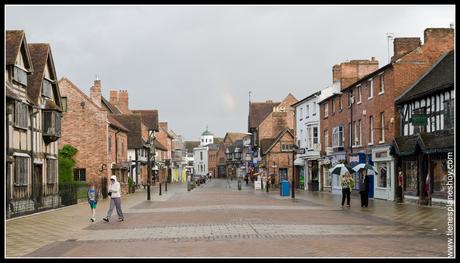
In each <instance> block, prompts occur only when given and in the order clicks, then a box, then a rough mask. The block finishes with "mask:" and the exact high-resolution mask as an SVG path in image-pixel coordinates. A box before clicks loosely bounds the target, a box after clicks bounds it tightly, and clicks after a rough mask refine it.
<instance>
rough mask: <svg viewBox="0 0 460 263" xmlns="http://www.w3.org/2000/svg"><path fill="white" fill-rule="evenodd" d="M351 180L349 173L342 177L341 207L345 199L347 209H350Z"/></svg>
mask: <svg viewBox="0 0 460 263" xmlns="http://www.w3.org/2000/svg"><path fill="white" fill-rule="evenodd" d="M350 184H351V179H350V173H348V172H347V173H345V174H344V175H343V176H342V207H343V204H344V203H345V198H347V207H350V193H351V188H350V186H351V185H350Z"/></svg>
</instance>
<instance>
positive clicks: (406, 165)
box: [403, 161, 418, 195]
mask: <svg viewBox="0 0 460 263" xmlns="http://www.w3.org/2000/svg"><path fill="white" fill-rule="evenodd" d="M403 173H404V191H406V192H408V193H410V194H413V195H416V193H417V190H418V189H417V175H418V167H417V162H416V161H405V162H403Z"/></svg>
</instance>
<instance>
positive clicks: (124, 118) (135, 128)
mask: <svg viewBox="0 0 460 263" xmlns="http://www.w3.org/2000/svg"><path fill="white" fill-rule="evenodd" d="M111 117H113V118H114V119H115V120H117V121H118V122H119V123H121V124H122V125H123V126H124V127H125V128H126V129H128V130H129V132H128V149H139V148H142V147H143V146H144V140H143V138H142V126H141V125H142V119H141V116H140V115H139V114H112V115H111Z"/></svg>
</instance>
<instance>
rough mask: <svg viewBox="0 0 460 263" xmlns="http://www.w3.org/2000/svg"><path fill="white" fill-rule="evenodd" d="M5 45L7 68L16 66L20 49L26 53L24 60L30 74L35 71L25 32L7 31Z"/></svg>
mask: <svg viewBox="0 0 460 263" xmlns="http://www.w3.org/2000/svg"><path fill="white" fill-rule="evenodd" d="M5 44H6V47H5V49H6V50H5V51H6V54H5V59H6V60H5V62H6V65H7V66H9V65H14V63H15V62H16V58H17V57H18V54H19V52H20V49H21V48H23V49H24V51H25V53H26V59H25V60H24V63H25V66H26V69H27V70H29V71H30V72H33V71H34V67H33V65H32V59H31V57H30V52H29V47H28V45H27V41H26V34H25V32H24V31H23V30H7V31H6V36H5Z"/></svg>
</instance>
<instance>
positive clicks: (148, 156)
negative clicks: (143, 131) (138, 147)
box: [145, 131, 155, 201]
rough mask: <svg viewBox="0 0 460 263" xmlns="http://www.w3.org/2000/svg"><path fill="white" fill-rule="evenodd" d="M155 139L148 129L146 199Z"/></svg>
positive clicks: (150, 179)
mask: <svg viewBox="0 0 460 263" xmlns="http://www.w3.org/2000/svg"><path fill="white" fill-rule="evenodd" d="M154 139H155V134H154V132H153V131H149V140H148V141H147V142H146V144H145V147H146V148H147V149H148V152H147V169H148V172H147V176H148V179H147V200H148V201H150V185H151V183H152V159H151V158H152V155H153V163H154V164H155V145H154V144H153V140H154Z"/></svg>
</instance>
